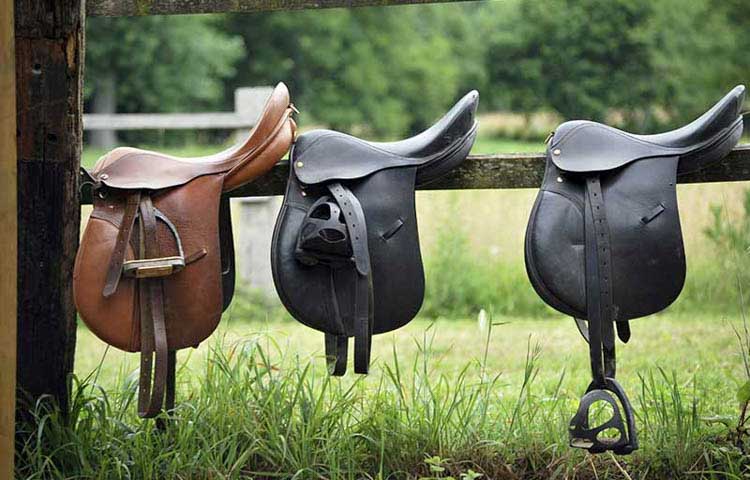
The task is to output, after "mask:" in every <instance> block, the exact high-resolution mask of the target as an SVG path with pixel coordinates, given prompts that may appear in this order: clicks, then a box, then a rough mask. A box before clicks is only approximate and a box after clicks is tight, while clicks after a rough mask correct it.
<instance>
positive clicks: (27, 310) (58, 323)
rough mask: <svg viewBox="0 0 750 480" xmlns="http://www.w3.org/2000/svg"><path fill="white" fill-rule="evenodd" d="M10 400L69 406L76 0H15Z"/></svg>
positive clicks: (77, 119)
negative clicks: (13, 390) (14, 287)
mask: <svg viewBox="0 0 750 480" xmlns="http://www.w3.org/2000/svg"><path fill="white" fill-rule="evenodd" d="M15 19H16V25H15V42H16V85H17V89H16V102H17V114H16V115H17V116H16V121H17V126H18V138H17V140H18V144H17V155H18V158H17V162H18V163H17V165H18V204H19V205H22V208H19V210H18V248H19V251H18V259H19V261H18V310H17V311H18V365H17V387H18V390H17V392H18V402H17V410H16V415H17V417H16V421H17V422H18V421H25V420H27V419H28V416H27V412H28V410H27V408H26V407H27V406H28V402H30V401H31V402H34V401H36V400H37V399H39V398H40V397H42V396H43V395H49V397H48V398H52V399H54V400H56V401H57V402H58V404H59V405H60V406H61V407H62V409H63V412H65V411H66V410H67V401H68V395H67V392H68V382H69V374H70V373H71V372H72V370H73V353H74V349H75V333H76V313H75V307H74V305H73V292H72V284H73V282H72V272H73V260H74V258H75V253H76V249H77V247H78V235H79V225H80V208H78V205H77V202H76V200H77V198H78V169H79V165H80V155H81V138H82V131H81V111H82V108H81V94H82V73H83V33H84V29H83V26H84V25H83V22H84V12H83V3H82V0H64V1H63V0H59V1H53V0H43V1H40V0H16V2H15Z"/></svg>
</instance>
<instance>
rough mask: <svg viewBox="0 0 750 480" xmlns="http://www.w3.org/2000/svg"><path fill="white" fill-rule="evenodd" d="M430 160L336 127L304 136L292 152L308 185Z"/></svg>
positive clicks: (296, 170)
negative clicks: (391, 149)
mask: <svg viewBox="0 0 750 480" xmlns="http://www.w3.org/2000/svg"><path fill="white" fill-rule="evenodd" d="M428 160H429V157H427V158H408V157H402V156H400V155H396V154H394V153H390V152H387V151H385V150H382V149H380V148H378V147H375V146H373V145H371V144H370V143H368V142H365V141H363V140H360V139H358V138H356V137H352V136H351V135H346V134H344V133H339V132H334V131H332V130H316V131H313V132H309V133H306V134H305V135H302V136H300V137H299V138H298V139H297V142H296V143H295V144H294V146H293V147H292V155H291V161H292V168H293V169H294V173H295V175H296V176H297V178H298V179H299V180H300V181H301V182H302V183H304V184H307V185H316V184H320V183H324V182H329V181H334V180H356V179H359V178H364V177H367V176H369V175H372V174H373V173H375V172H378V171H380V170H384V169H387V168H397V167H409V166H417V165H420V164H422V163H424V162H426V161H428Z"/></svg>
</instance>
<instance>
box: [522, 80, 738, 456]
mask: <svg viewBox="0 0 750 480" xmlns="http://www.w3.org/2000/svg"><path fill="white" fill-rule="evenodd" d="M744 94H745V88H744V87H743V86H738V87H736V88H735V89H734V90H732V91H731V92H729V94H727V95H726V96H725V97H724V98H723V99H722V100H721V101H720V102H719V103H717V104H716V105H715V106H714V107H713V108H711V110H709V111H708V112H706V113H705V114H704V115H703V116H701V117H700V118H698V119H697V120H695V121H694V122H692V123H690V124H689V125H687V126H684V127H682V128H680V129H677V130H674V131H672V132H667V133H662V134H659V135H633V134H630V133H626V132H623V131H621V130H617V129H615V128H612V127H609V126H606V125H602V124H599V123H594V122H588V121H572V122H566V123H563V124H562V125H560V126H559V127H558V129H557V130H556V131H555V132H554V134H553V135H552V136H551V138H550V139H549V141H548V146H547V166H546V170H545V174H544V180H543V182H542V186H541V189H540V190H539V194H538V196H537V198H536V202H535V203H534V207H533V210H532V212H531V218H530V219H529V224H528V227H527V230H526V243H525V253H526V255H525V257H526V271H527V272H528V275H529V279H530V280H531V283H532V285H533V286H534V289H535V290H536V292H537V293H538V294H539V296H540V297H542V299H543V300H544V301H545V302H546V303H547V304H549V305H550V306H551V307H553V308H555V309H556V310H558V311H560V312H562V313H565V314H567V315H571V316H572V317H574V318H575V319H576V322H577V324H578V326H579V329H580V330H581V333H582V334H583V335H584V338H586V340H587V341H588V342H589V350H590V357H591V369H592V375H593V381H592V382H591V384H590V385H589V387H588V389H587V393H586V394H585V395H584V396H583V398H582V399H581V405H580V407H579V409H578V412H577V413H576V415H575V416H574V417H573V419H572V420H571V424H570V436H571V446H574V447H579V448H586V449H588V450H589V451H590V452H592V453H598V452H603V451H606V450H612V451H614V452H615V453H620V454H627V453H630V452H632V451H633V450H636V449H637V448H638V440H637V435H636V431H635V423H634V418H633V412H632V408H631V405H630V403H629V401H628V398H627V396H626V395H625V392H624V390H623V389H622V387H621V386H620V385H619V384H618V383H617V381H616V380H615V339H614V330H615V327H614V326H615V324H616V325H617V332H618V335H619V337H620V339H621V340H622V341H623V342H627V341H628V339H629V337H630V329H629V325H628V320H631V319H634V318H638V317H643V316H646V315H650V314H652V313H655V312H658V311H660V310H662V309H664V308H666V307H667V306H669V305H670V304H671V303H672V302H673V301H674V300H675V299H676V298H677V296H678V295H679V293H680V291H681V290H682V286H683V283H684V280H685V254H684V250H683V244H682V232H681V231H680V218H679V213H678V210H677V196H676V189H675V184H676V180H677V179H676V177H677V175H679V174H683V173H687V172H692V171H695V170H698V169H700V168H703V167H705V166H706V165H708V164H710V163H712V162H715V161H717V160H720V159H721V158H722V157H724V156H725V155H726V154H727V153H729V151H730V150H731V149H732V148H733V147H734V146H735V144H736V143H737V141H738V140H739V138H740V136H741V134H742V116H741V114H740V108H741V107H742V102H743V99H744ZM610 392H611V393H610ZM611 394H614V397H613V396H612V395H611ZM615 399H616V400H617V401H616V400H615ZM598 401H604V402H607V403H609V404H610V405H612V407H613V408H614V416H613V417H612V418H611V419H610V420H609V421H608V422H605V423H604V424H602V425H599V426H598V427H591V426H590V425H589V408H590V407H591V406H592V405H593V404H594V403H596V402H598ZM618 403H619V404H621V405H622V407H623V411H624V419H623V415H621V414H620V409H619V408H618ZM613 428H614V429H616V430H617V432H618V434H619V435H618V436H616V437H615V438H604V436H603V435H602V433H603V432H604V430H608V429H613Z"/></svg>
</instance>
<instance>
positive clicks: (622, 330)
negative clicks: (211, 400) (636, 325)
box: [615, 320, 630, 343]
mask: <svg viewBox="0 0 750 480" xmlns="http://www.w3.org/2000/svg"><path fill="white" fill-rule="evenodd" d="M615 324H616V325H617V336H618V337H619V338H620V341H621V342H622V343H628V340H630V322H629V321H628V320H621V321H619V322H615Z"/></svg>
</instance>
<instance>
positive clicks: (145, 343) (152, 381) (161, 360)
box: [138, 195, 174, 418]
mask: <svg viewBox="0 0 750 480" xmlns="http://www.w3.org/2000/svg"><path fill="white" fill-rule="evenodd" d="M139 212H140V248H139V256H140V258H158V257H159V256H160V253H159V243H158V238H157V230H156V216H155V213H154V206H153V203H152V202H151V197H149V196H148V195H142V196H141V200H140V206H139ZM138 289H139V296H140V306H141V310H140V313H141V315H140V321H141V325H140V326H141V329H140V330H141V372H140V385H139V389H138V415H139V416H141V417H142V418H153V417H155V416H156V415H158V414H159V413H160V412H161V410H162V406H163V405H164V403H165V402H164V401H165V389H166V390H167V392H170V393H168V394H167V404H169V403H170V402H171V403H172V404H173V403H174V352H172V354H170V352H169V348H168V344H167V330H166V321H165V318H164V291H163V283H162V279H161V278H141V279H139V280H138ZM152 367H153V372H152ZM152 373H153V377H152ZM170 397H171V398H170ZM170 408H171V405H170Z"/></svg>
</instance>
